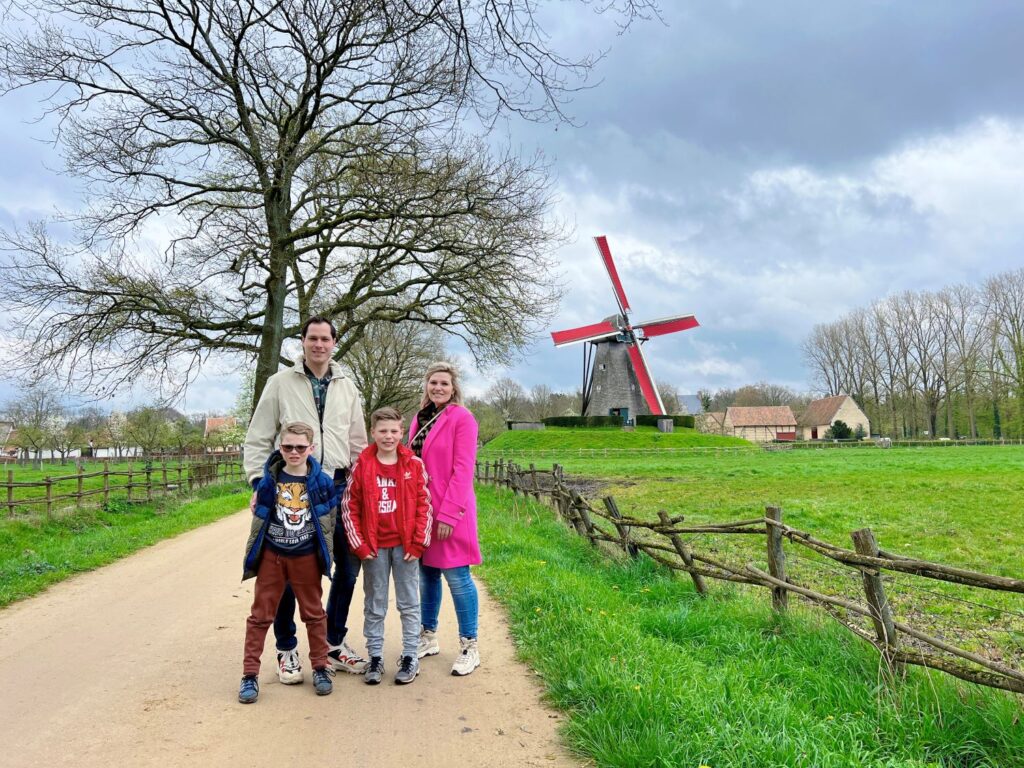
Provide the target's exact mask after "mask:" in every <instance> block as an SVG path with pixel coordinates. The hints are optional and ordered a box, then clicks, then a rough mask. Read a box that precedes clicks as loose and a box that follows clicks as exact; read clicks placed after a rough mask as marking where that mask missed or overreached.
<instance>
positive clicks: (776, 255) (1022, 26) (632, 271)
mask: <svg viewBox="0 0 1024 768" xmlns="http://www.w3.org/2000/svg"><path fill="white" fill-rule="evenodd" d="M662 5H663V6H664V8H663V16H664V22H665V23H664V24H660V23H658V22H648V23H641V24H637V25H635V26H634V27H633V28H631V29H630V30H628V32H627V33H626V34H624V35H618V34H617V30H616V29H615V27H614V25H612V24H611V23H610V21H609V20H608V19H602V18H600V17H597V18H592V17H591V16H590V15H589V14H587V13H583V12H580V11H579V10H578V9H577V10H576V12H575V13H571V12H570V10H569V9H570V8H571V6H572V4H570V3H557V4H554V7H555V8H557V9H558V10H559V12H560V13H563V12H564V15H553V16H551V17H550V19H549V20H548V28H549V30H550V32H551V34H552V38H553V41H554V43H555V44H556V45H558V46H560V47H561V48H562V49H563V50H569V51H581V50H584V49H586V48H590V49H593V48H595V47H596V48H602V49H608V54H607V56H606V57H605V58H604V60H603V61H602V62H601V63H600V64H599V66H598V69H597V71H596V76H597V78H599V79H600V80H601V82H600V84H599V85H597V87H595V88H593V89H591V90H588V91H585V92H583V93H580V94H579V95H578V96H577V97H576V98H575V100H574V101H573V103H572V105H571V106H570V108H569V111H570V112H571V113H572V115H573V116H574V118H575V120H576V122H577V123H578V127H571V126H565V125H561V126H558V127H557V130H556V126H554V125H549V124H545V125H536V124H529V123H523V122H510V123H508V124H507V125H505V126H502V130H503V131H504V132H505V133H507V135H508V137H509V139H510V141H511V142H512V143H513V145H514V146H515V147H517V148H518V149H520V150H521V151H522V152H523V153H524V154H527V155H528V154H531V153H532V152H533V151H535V150H537V149H540V150H541V151H542V152H543V153H544V155H545V156H546V157H547V159H548V160H549V161H550V162H551V164H552V169H553V172H554V174H555V176H556V186H557V190H558V193H559V203H558V208H557V211H556V215H558V216H560V217H562V218H563V219H564V220H566V221H567V222H568V223H569V224H570V225H571V226H572V228H573V231H574V233H575V235H574V238H573V241H572V242H571V243H570V244H568V245H566V246H565V247H564V248H562V249H560V250H559V252H558V253H557V259H558V261H559V262H560V263H561V267H562V272H563V275H564V279H565V285H566V289H567V293H566V297H565V300H564V301H563V304H562V308H561V310H560V312H559V314H558V317H557V318H556V320H555V321H554V322H553V323H552V329H553V330H554V329H562V328H568V327H573V326H576V325H582V324H586V323H590V322H596V321H598V320H600V319H601V318H603V317H605V316H607V315H609V314H612V312H613V310H614V306H615V305H614V299H613V295H612V293H611V289H610V286H609V283H608V279H607V276H606V275H605V273H604V270H603V269H602V267H601V263H600V261H599V259H598V256H597V253H596V251H595V249H594V247H593V243H592V241H591V237H592V236H593V235H598V234H604V235H607V236H608V239H609V242H610V245H611V248H612V252H613V254H614V255H615V258H616V261H617V263H618V267H619V272H620V275H621V276H622V280H623V283H624V286H625V290H626V293H627V295H628V296H629V299H630V302H631V303H632V305H633V309H634V315H633V317H634V319H635V320H642V319H647V318H654V317H661V316H664V315H670V314H677V313H683V312H692V313H694V314H696V316H697V318H698V319H699V320H700V322H701V327H700V328H697V329H695V330H691V331H687V332H685V333H680V334H676V335H674V336H668V337H661V338H658V339H654V340H652V341H651V342H650V344H648V345H646V347H645V350H646V352H647V357H648V360H649V362H650V365H651V367H652V369H653V373H654V375H655V378H656V379H658V380H659V381H668V382H670V383H672V384H674V385H676V386H677V387H678V388H679V390H680V391H681V392H684V393H690V392H694V391H696V390H697V389H699V388H709V389H712V390H714V389H717V388H719V387H736V386H740V385H742V384H746V383H753V382H757V381H761V380H768V381H772V382H776V383H782V384H787V385H789V386H791V387H793V388H795V389H798V390H806V389H808V388H809V387H810V382H809V380H808V372H807V370H806V369H805V367H804V365H803V362H802V360H801V355H800V343H801V341H802V340H803V339H804V337H805V336H806V335H807V333H808V332H809V330H810V329H811V327H812V326H813V325H814V324H815V323H818V322H827V321H830V320H833V319H835V318H837V317H838V316H840V315H842V314H844V313H845V312H846V311H848V310H849V309H851V308H853V307H856V306H861V305H864V304H867V303H869V302H871V301H873V300H875V299H877V298H881V297H883V296H885V295H887V294H889V293H893V292H899V291H903V290H907V289H910V290H920V289H935V288H939V287H942V286H944V285H948V284H951V283H955V282H975V281H978V280H980V279H982V278H984V277H987V276H989V275H992V274H995V273H998V272H1000V271H1004V270H1008V269H1016V268H1018V267H1020V266H1022V265H1024V258H1022V257H1024V253H1022V251H1021V245H1022V244H1024V78H1022V76H1021V74H1022V72H1024V46H1022V45H1021V44H1020V41H1021V40H1022V39H1024V4H1021V3H1019V2H1011V1H1009V0H1007V2H999V1H995V0H993V1H989V2H986V1H982V0H977V1H974V2H943V1H942V0H929V2H927V3H918V2H882V1H875V2H872V1H870V0H857V1H856V2H853V1H843V2H827V3H822V2H814V1H811V0H807V1H806V2H786V1H781V2H762V1H760V0H758V1H753V0H752V1H751V2H742V1H739V0H734V1H732V2H689V1H688V2H683V1H682V0H664V2H663V3H662ZM0 110H2V113H0V139H2V140H3V142H4V147H5V149H4V153H3V154H4V156H5V158H6V159H5V162H4V167H3V170H2V171H0V221H2V222H5V223H7V222H10V221H12V220H19V221H20V220H27V219H29V218H33V217H38V216H39V215H41V214H45V213H46V212H47V211H48V210H49V209H50V208H51V207H52V206H53V205H54V203H60V202H64V201H67V200H68V199H73V196H74V190H73V189H71V188H70V187H69V186H68V183H67V181H66V180H65V179H63V178H62V177H61V175H60V174H58V173H55V172H53V171H49V170H47V169H46V167H45V166H46V165H49V166H50V167H57V166H58V163H57V161H56V160H54V159H53V157H52V155H50V153H49V151H48V149H47V147H46V146H45V145H42V144H40V143H38V142H36V141H33V140H32V139H31V137H32V136H33V135H34V134H33V129H32V127H31V126H28V125H26V124H24V122H23V119H24V118H25V117H26V116H27V115H30V114H32V113H33V112H32V109H31V104H30V102H28V100H27V99H20V98H19V97H15V98H13V99H11V98H6V99H3V100H0ZM454 353H455V354H456V355H458V354H459V353H458V350H454ZM580 367H581V353H580V350H579V348H578V347H570V348H566V349H560V350H555V349H554V348H553V347H552V345H551V342H550V338H548V337H546V336H545V337H544V338H540V339H539V340H538V341H537V343H536V344H535V345H534V346H533V347H532V348H531V349H530V350H529V351H528V353H527V355H526V357H525V358H524V359H523V360H522V361H520V362H519V363H517V364H516V365H515V366H513V367H512V368H511V369H508V370H497V371H495V370H490V371H485V372H478V371H471V372H470V375H469V377H468V378H469V382H470V385H471V389H473V390H475V391H482V390H484V389H485V388H486V386H487V382H488V381H489V380H490V378H492V377H495V376H499V375H503V374H509V375H511V376H513V377H514V378H516V379H518V380H519V381H520V382H521V383H522V384H523V385H524V386H525V387H527V388H529V387H530V386H532V385H534V384H540V383H544V384H548V385H549V386H551V387H553V388H555V389H573V388H575V387H577V386H578V385H579V377H580ZM224 373H225V372H223V371H221V372H219V373H218V375H217V376H206V377H204V378H203V380H201V381H200V382H199V384H198V385H197V386H196V387H195V388H194V389H193V390H192V391H191V392H190V394H189V396H188V399H187V401H186V403H185V407H186V408H187V409H189V410H217V409H218V408H222V407H229V406H230V404H231V402H233V399H234V394H233V389H234V377H232V376H231V375H230V374H228V375H224ZM8 386H9V385H8ZM8 391H9V390H8ZM4 394H5V390H2V389H0V398H2V397H3V395H4Z"/></svg>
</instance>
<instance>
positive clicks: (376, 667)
mask: <svg viewBox="0 0 1024 768" xmlns="http://www.w3.org/2000/svg"><path fill="white" fill-rule="evenodd" d="M363 677H364V678H365V679H364V680H363V682H364V683H366V684H367V685H380V681H381V680H383V679H384V659H382V658H381V657H380V656H371V657H370V665H369V666H368V667H367V668H366V672H364V673H363Z"/></svg>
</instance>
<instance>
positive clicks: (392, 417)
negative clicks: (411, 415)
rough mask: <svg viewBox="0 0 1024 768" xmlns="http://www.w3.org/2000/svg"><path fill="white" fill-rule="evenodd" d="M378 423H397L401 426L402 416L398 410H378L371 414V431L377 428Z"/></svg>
mask: <svg viewBox="0 0 1024 768" xmlns="http://www.w3.org/2000/svg"><path fill="white" fill-rule="evenodd" d="M378 421H397V422H398V423H399V424H401V423H402V414H400V413H399V412H398V410H397V409H396V408H391V407H387V408H378V409H377V410H376V411H374V412H373V413H371V414H370V429H373V428H374V427H376V426H377V422H378Z"/></svg>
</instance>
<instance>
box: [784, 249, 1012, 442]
mask: <svg viewBox="0 0 1024 768" xmlns="http://www.w3.org/2000/svg"><path fill="white" fill-rule="evenodd" d="M803 352H804V358H805V360H806V362H807V364H808V366H809V367H810V369H811V372H812V376H813V378H814V380H815V382H816V384H817V387H818V389H820V390H822V391H823V392H825V393H827V394H839V393H847V394H850V395H852V396H853V397H854V399H855V400H856V401H857V402H858V403H859V404H860V406H861V408H863V409H864V411H865V412H866V413H867V415H868V417H869V418H870V420H871V430H872V432H876V433H882V434H888V435H892V436H894V437H926V436H932V437H935V436H945V437H957V436H964V437H996V438H998V437H1011V438H1019V437H1024V408H1021V404H1022V403H1024V269H1018V270H1015V271H1011V272H1004V273H1002V274H999V275H996V276H994V277H992V278H990V279H988V280H986V281H985V282H984V283H983V284H982V285H978V286H973V285H953V286H950V287H947V288H943V289H942V290H940V291H937V292H928V291H920V292H911V291H907V292H904V293H900V294H897V295H894V296H890V297H888V298H886V299H882V300H880V301H877V302H875V303H874V304H872V305H871V306H868V307H862V308H859V309H855V310H854V311H852V312H850V313H849V314H847V315H846V316H845V317H842V318H840V319H839V320H836V321H835V322H832V323H825V324H820V325H817V326H815V327H814V330H813V331H812V333H811V335H810V336H809V337H808V338H807V339H806V340H805V342H804V344H803Z"/></svg>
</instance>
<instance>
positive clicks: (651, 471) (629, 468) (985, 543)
mask: <svg viewBox="0 0 1024 768" xmlns="http://www.w3.org/2000/svg"><path fill="white" fill-rule="evenodd" d="M538 436H541V438H542V440H543V445H544V447H545V449H551V448H553V447H554V446H557V445H558V444H560V443H564V444H565V450H564V451H561V452H560V453H558V454H555V455H552V456H547V457H540V456H537V457H535V458H533V457H530V456H529V455H527V456H526V457H525V461H527V462H529V461H535V463H536V464H537V465H538V467H541V466H543V467H550V466H551V464H552V462H558V463H560V464H561V465H562V466H563V467H564V468H565V471H566V473H568V474H571V475H581V476H585V477H588V478H593V479H596V480H599V481H601V483H602V485H603V487H602V488H601V491H600V492H601V494H611V495H613V496H615V498H616V500H617V501H618V502H619V507H620V508H621V510H622V512H623V513H624V514H630V515H634V516H636V517H640V518H644V519H651V520H656V519H657V511H658V510H659V509H664V510H666V511H667V512H668V513H669V514H671V515H678V514H683V515H686V518H687V520H688V521H692V522H695V523H699V522H724V521H729V520H742V519H747V518H751V517H757V516H759V515H760V514H761V513H762V512H763V510H764V506H765V505H767V504H777V505H780V506H781V507H782V509H783V513H784V520H785V522H786V523H788V524H789V525H792V526H794V527H796V528H801V529H804V530H808V531H810V532H812V533H814V534H815V535H816V536H818V537H819V538H822V539H825V540H827V541H831V542H832V543H835V544H839V545H842V546H849V544H850V538H849V534H850V532H851V531H853V530H855V529H858V528H864V527H869V528H872V529H873V530H874V531H875V532H876V535H877V537H878V540H879V542H880V544H881V546H882V547H883V548H884V549H888V550H890V551H897V552H901V553H906V554H907V555H913V556H915V557H922V558H926V559H935V560H939V561H942V562H945V563H948V564H950V565H957V566H962V567H966V568H974V569H977V570H984V571H987V572H990V573H993V574H996V575H1004V576H1022V575H1024V563H1022V560H1024V559H1022V556H1021V548H1020V542H1021V541H1022V539H1024V514H1021V509H1022V501H1021V499H1024V448H1022V447H1016V446H1013V447H1011V446H1007V447H997V446H992V447H987V446H972V447H963V448H953V449H947V450H934V449H931V450H930V449H926V448H920V449H914V448H893V449H890V450H881V449H877V448H864V449H848V450H821V451H813V450H810V451H770V452H769V451H761V450H757V449H752V450H750V451H743V452H730V451H722V452H705V451H693V452H686V451H678V452H666V453H664V454H657V453H646V452H643V453H641V452H636V453H631V452H629V451H622V452H618V451H614V450H612V451H611V452H610V453H609V455H607V456H605V455H603V454H602V453H601V452H602V451H603V450H604V449H606V448H607V449H616V448H622V447H624V443H625V442H627V441H628V442H637V441H642V440H648V441H657V440H658V439H659V438H665V437H680V438H687V439H688V438H689V437H690V435H679V434H678V433H676V435H660V434H659V433H657V432H656V431H655V430H653V429H652V428H647V429H644V428H640V429H638V430H637V431H636V432H632V433H624V432H621V431H618V432H616V431H614V430H612V431H606V430H560V429H548V430H545V431H544V432H536V433H529V432H506V433H505V434H503V435H502V436H501V437H500V438H498V439H496V440H494V441H492V442H491V443H489V444H488V446H487V449H486V450H484V451H482V452H481V454H480V459H481V460H482V461H483V460H493V459H494V458H496V457H497V456H498V455H500V454H498V453H497V451H498V449H500V448H503V449H506V450H529V449H530V446H532V445H536V444H537V443H538V439H541V438H538ZM699 437H705V438H706V437H714V436H708V435H700V436H699ZM587 438H589V443H588V445H589V448H590V449H592V450H593V451H595V452H597V455H589V453H588V455H584V456H579V455H578V453H577V452H578V451H579V447H580V445H581V444H582V442H583V441H584V440H586V439H587ZM717 439H733V438H717ZM499 441H500V442H499ZM496 443H497V444H498V445H497V446H495V444H496ZM747 445H749V443H747ZM492 446H495V447H494V448H492ZM645 447H646V446H645ZM542 458H543V461H542V460H541V459H542ZM515 460H516V461H519V462H520V463H522V462H523V461H524V459H521V458H518V457H517V458H516V459H515Z"/></svg>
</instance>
